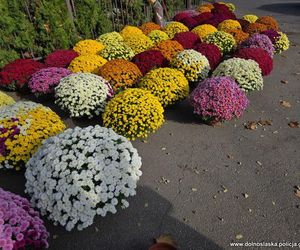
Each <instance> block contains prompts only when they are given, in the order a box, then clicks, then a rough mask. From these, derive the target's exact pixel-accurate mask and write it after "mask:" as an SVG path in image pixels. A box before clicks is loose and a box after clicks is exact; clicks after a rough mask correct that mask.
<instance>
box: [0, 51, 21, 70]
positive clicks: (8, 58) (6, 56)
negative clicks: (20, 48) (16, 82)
mask: <svg viewBox="0 0 300 250" xmlns="http://www.w3.org/2000/svg"><path fill="white" fill-rule="evenodd" d="M18 58H19V54H18V53H17V52H16V51H15V50H3V49H0V69H1V68H3V67H4V66H5V65H6V64H8V63H9V62H12V61H14V60H15V59H18Z"/></svg>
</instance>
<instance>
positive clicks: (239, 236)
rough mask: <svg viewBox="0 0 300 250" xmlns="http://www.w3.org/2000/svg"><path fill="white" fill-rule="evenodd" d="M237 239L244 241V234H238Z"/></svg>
mask: <svg viewBox="0 0 300 250" xmlns="http://www.w3.org/2000/svg"><path fill="white" fill-rule="evenodd" d="M235 238H236V239H237V240H241V239H243V235H242V234H237V235H236V236H235Z"/></svg>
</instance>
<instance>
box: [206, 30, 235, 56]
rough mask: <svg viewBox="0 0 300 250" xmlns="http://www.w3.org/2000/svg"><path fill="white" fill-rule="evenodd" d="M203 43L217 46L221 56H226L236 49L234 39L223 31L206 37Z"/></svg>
mask: <svg viewBox="0 0 300 250" xmlns="http://www.w3.org/2000/svg"><path fill="white" fill-rule="evenodd" d="M204 42H206V43H212V44H215V45H217V46H218V47H219V49H220V50H221V52H222V54H228V53H230V52H231V51H233V49H234V48H235V47H236V42H235V39H234V37H233V36H232V35H231V34H229V33H226V32H224V31H217V32H214V33H212V34H210V35H208V36H206V37H205V38H204Z"/></svg>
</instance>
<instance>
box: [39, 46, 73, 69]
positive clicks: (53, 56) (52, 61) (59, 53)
mask: <svg viewBox="0 0 300 250" xmlns="http://www.w3.org/2000/svg"><path fill="white" fill-rule="evenodd" d="M77 56H78V54H77V53H76V52H75V51H74V50H72V49H60V50H55V51H53V52H52V53H50V54H49V55H48V56H47V57H46V59H45V64H46V66H48V67H58V68H67V67H68V66H69V64H70V62H71V61H72V60H73V59H74V58H75V57H77Z"/></svg>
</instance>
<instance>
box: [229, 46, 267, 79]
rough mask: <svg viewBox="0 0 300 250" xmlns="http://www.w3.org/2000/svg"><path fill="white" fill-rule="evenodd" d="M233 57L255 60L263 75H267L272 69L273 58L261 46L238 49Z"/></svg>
mask: <svg viewBox="0 0 300 250" xmlns="http://www.w3.org/2000/svg"><path fill="white" fill-rule="evenodd" d="M234 57H239V58H244V59H252V60H254V61H256V62H257V63H258V65H259V67H260V69H261V72H262V74H263V75H264V76H266V75H269V74H270V73H271V71H272V69H273V60H272V58H271V57H270V55H269V54H268V52H267V51H265V50H264V49H261V48H244V49H240V50H238V51H237V52H236V53H235V54H234Z"/></svg>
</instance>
